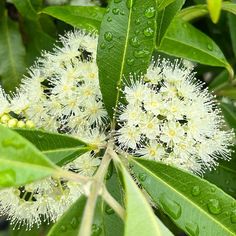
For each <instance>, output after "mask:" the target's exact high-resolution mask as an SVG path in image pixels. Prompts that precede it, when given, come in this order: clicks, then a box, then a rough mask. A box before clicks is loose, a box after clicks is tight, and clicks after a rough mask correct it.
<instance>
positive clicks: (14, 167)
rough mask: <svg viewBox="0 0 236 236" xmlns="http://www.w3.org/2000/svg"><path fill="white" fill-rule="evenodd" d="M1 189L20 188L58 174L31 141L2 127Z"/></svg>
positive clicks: (0, 141) (0, 129)
mask: <svg viewBox="0 0 236 236" xmlns="http://www.w3.org/2000/svg"><path fill="white" fill-rule="evenodd" d="M0 134H1V135H0V187H10V186H20V185H24V184H26V183H29V182H32V181H35V180H38V179H42V178H44V177H47V176H49V175H52V174H54V173H55V172H56V166H54V165H53V163H51V162H50V161H49V160H48V159H46V158H45V156H44V155H43V154H42V153H41V152H40V151H39V150H38V149H36V148H35V147H34V146H33V145H32V144H31V143H30V142H29V141H27V140H26V139H24V138H23V137H21V136H20V135H19V134H17V133H16V132H14V131H12V130H10V129H8V128H5V127H3V126H1V125H0Z"/></svg>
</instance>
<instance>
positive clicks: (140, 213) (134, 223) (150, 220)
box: [121, 167, 172, 236]
mask: <svg viewBox="0 0 236 236" xmlns="http://www.w3.org/2000/svg"><path fill="white" fill-rule="evenodd" d="M121 170H122V176H123V181H124V186H125V206H126V219H125V233H124V235H125V236H137V235H142V236H157V235H158V236H162V235H163V236H169V235H172V233H171V232H170V231H169V230H168V229H167V228H166V227H165V226H164V225H163V224H162V223H161V221H159V220H158V218H157V217H156V216H155V215H154V213H153V211H152V208H151V207H150V205H149V203H148V202H147V199H145V197H144V195H143V193H142V192H140V190H139V188H138V187H137V185H136V183H135V182H134V181H133V179H132V177H131V176H130V175H129V173H128V172H127V171H126V170H125V168H124V167H121Z"/></svg>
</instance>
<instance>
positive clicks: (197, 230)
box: [130, 159, 236, 236]
mask: <svg viewBox="0 0 236 236" xmlns="http://www.w3.org/2000/svg"><path fill="white" fill-rule="evenodd" d="M130 161H131V164H132V165H133V167H132V169H133V171H134V173H135V175H136V176H137V177H138V179H139V180H140V182H141V184H142V186H143V188H144V189H145V190H146V191H147V192H148V193H149V195H150V196H151V197H152V199H153V201H154V202H155V203H156V204H157V205H158V206H159V207H161V209H162V210H163V211H164V212H165V213H166V214H167V215H168V216H169V217H171V219H172V220H173V221H174V222H175V224H176V225H178V226H179V227H180V228H182V229H183V230H184V231H185V232H186V233H188V234H189V235H224V236H227V235H232V236H233V235H235V233H236V222H235V212H236V201H235V200H234V199H233V198H232V197H230V196H229V195H227V194H226V193H224V192H223V191H222V190H221V189H218V188H217V187H216V186H215V185H212V184H210V183H209V182H207V181H206V180H203V179H201V178H199V177H197V176H195V175H192V174H189V173H187V172H185V171H182V170H180V169H177V168H175V167H172V166H167V165H165V164H162V163H158V162H155V161H148V160H143V159H132V160H130Z"/></svg>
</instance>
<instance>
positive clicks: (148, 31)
mask: <svg viewBox="0 0 236 236" xmlns="http://www.w3.org/2000/svg"><path fill="white" fill-rule="evenodd" d="M143 34H144V35H145V36H146V37H150V36H152V35H153V34H154V30H153V29H152V28H151V27H148V28H146V29H145V30H144V31H143Z"/></svg>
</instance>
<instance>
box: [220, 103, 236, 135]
mask: <svg viewBox="0 0 236 236" xmlns="http://www.w3.org/2000/svg"><path fill="white" fill-rule="evenodd" d="M220 108H221V111H222V113H223V115H224V118H225V120H226V122H227V123H228V125H229V127H231V128H233V129H234V131H235V132H236V109H235V107H234V106H233V104H230V103H228V104H227V103H223V102H221V104H220Z"/></svg>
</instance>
